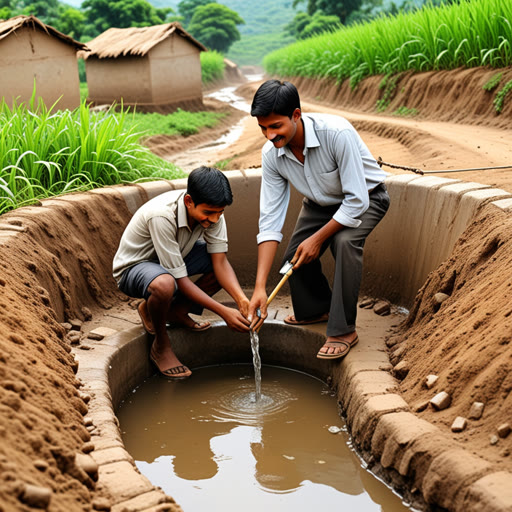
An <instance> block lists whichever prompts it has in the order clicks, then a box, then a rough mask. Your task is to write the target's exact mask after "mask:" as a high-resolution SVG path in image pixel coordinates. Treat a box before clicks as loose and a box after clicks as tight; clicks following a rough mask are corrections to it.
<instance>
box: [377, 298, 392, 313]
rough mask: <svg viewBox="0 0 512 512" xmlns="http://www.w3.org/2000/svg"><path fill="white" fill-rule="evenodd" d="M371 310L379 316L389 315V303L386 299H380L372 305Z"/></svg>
mask: <svg viewBox="0 0 512 512" xmlns="http://www.w3.org/2000/svg"><path fill="white" fill-rule="evenodd" d="M373 311H374V313H376V314H377V315H380V316H386V315H389V313H390V312H391V304H390V303H389V302H388V301H386V300H380V301H379V302H377V303H376V304H375V305H374V306H373Z"/></svg>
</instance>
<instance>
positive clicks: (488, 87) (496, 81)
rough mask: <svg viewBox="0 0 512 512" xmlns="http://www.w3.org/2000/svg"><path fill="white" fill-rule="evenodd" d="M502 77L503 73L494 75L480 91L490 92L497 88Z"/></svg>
mask: <svg viewBox="0 0 512 512" xmlns="http://www.w3.org/2000/svg"><path fill="white" fill-rule="evenodd" d="M502 76H503V73H496V74H495V75H493V76H491V78H490V79H489V80H488V81H487V82H485V84H484V85H483V86H482V89H483V90H484V91H492V90H493V89H496V87H498V85H499V83H500V80H501V77H502Z"/></svg>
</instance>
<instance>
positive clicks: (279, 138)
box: [256, 108, 301, 148]
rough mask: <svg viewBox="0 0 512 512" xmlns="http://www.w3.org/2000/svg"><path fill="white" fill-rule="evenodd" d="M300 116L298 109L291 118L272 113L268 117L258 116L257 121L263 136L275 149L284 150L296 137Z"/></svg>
mask: <svg viewBox="0 0 512 512" xmlns="http://www.w3.org/2000/svg"><path fill="white" fill-rule="evenodd" d="M300 115H301V113H300V109H298V108H296V109H295V110H294V112H293V114H292V117H291V118H290V117H288V116H282V115H279V114H274V113H272V114H270V115H268V116H258V117H256V119H257V120H258V125H259V127H260V128H261V132H262V133H263V135H264V136H265V137H266V138H267V139H268V140H269V141H270V142H272V144H274V147H276V148H282V147H284V146H286V145H287V144H289V143H290V142H292V141H293V139H294V137H295V136H296V134H297V123H298V122H300Z"/></svg>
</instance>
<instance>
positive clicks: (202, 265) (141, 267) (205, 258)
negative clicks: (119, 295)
mask: <svg viewBox="0 0 512 512" xmlns="http://www.w3.org/2000/svg"><path fill="white" fill-rule="evenodd" d="M184 261H185V265H186V267H187V274H188V275H189V276H195V275H197V274H207V273H209V272H212V271H213V266H212V258H211V256H210V255H209V254H208V251H207V250H206V242H204V241H203V240H198V241H197V242H196V243H195V244H194V247H192V250H191V251H190V252H189V253H188V254H187V255H186V256H185V259H184ZM162 274H169V272H168V271H167V270H165V268H164V267H162V266H161V265H160V264H159V263H158V261H143V262H141V263H137V265H133V267H130V268H128V269H126V270H125V271H124V272H123V275H122V276H121V280H120V281H119V289H120V290H121V291H122V292H123V293H125V294H126V295H128V296H129V297H135V298H137V299H146V300H147V299H148V298H149V295H150V294H149V293H148V287H149V285H150V284H151V283H152V281H153V280H154V279H156V278H157V277H158V276H160V275H162ZM176 292H177V287H176V288H175V290H174V294H175V295H176Z"/></svg>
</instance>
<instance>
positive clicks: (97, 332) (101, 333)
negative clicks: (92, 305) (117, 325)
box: [87, 327, 117, 340]
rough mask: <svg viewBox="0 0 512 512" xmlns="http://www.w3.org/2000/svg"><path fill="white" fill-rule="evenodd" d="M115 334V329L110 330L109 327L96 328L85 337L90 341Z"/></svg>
mask: <svg viewBox="0 0 512 512" xmlns="http://www.w3.org/2000/svg"><path fill="white" fill-rule="evenodd" d="M116 332H117V331H116V330H115V329H110V328H109V327H97V328H96V329H94V330H92V331H91V332H90V333H89V334H88V335H87V337H88V338H90V339H91V340H102V339H103V338H106V337H107V336H112V334H115V333H116Z"/></svg>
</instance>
